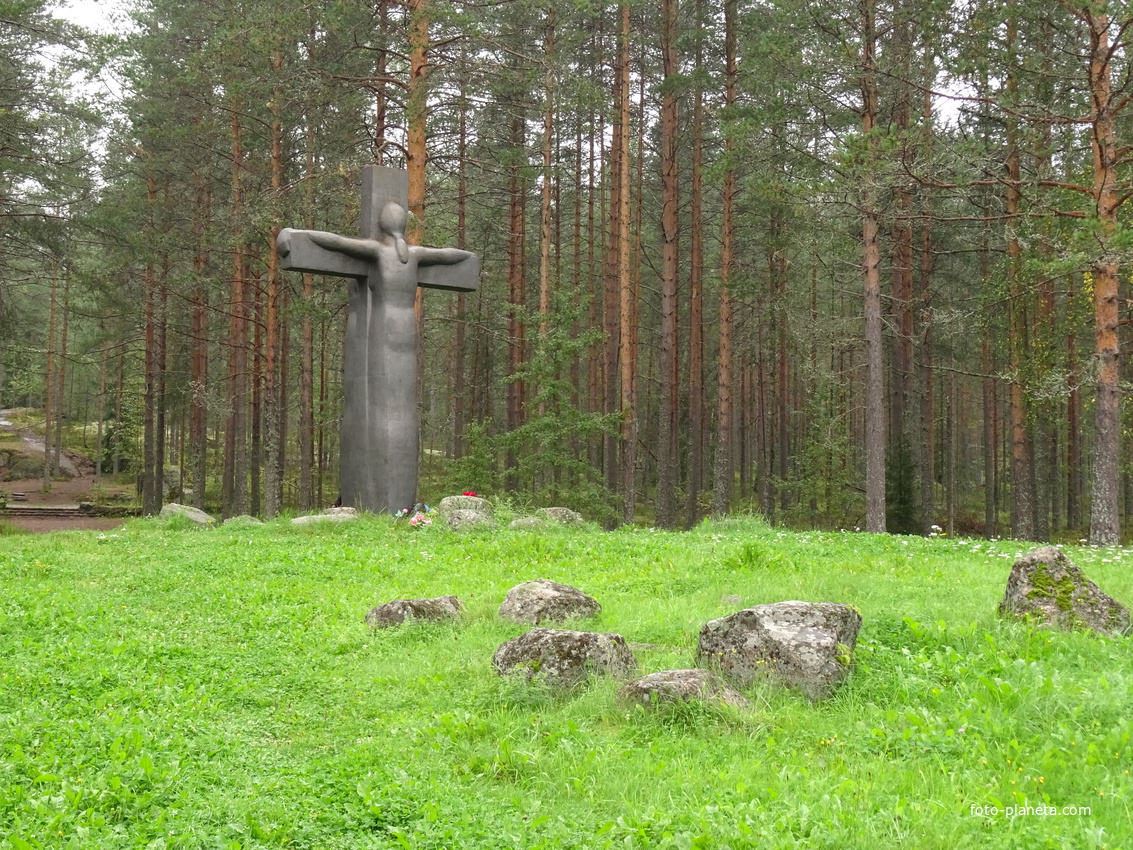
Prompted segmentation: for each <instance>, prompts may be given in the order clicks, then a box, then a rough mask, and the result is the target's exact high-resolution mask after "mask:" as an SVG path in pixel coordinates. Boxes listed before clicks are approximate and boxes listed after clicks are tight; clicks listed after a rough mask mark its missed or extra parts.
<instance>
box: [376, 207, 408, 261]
mask: <svg viewBox="0 0 1133 850" xmlns="http://www.w3.org/2000/svg"><path fill="white" fill-rule="evenodd" d="M408 221H409V213H408V212H406V210H405V207H403V206H402V205H401V204H399V203H397V202H396V201H389V202H388V203H386V205H385V206H383V207H382V211H381V212H380V213H378V227H379V228H381V231H382V233H385V234H387V235H389V236H392V237H393V244H394V247H395V248H396V249H397V258H398V259H399V260H401V262H403V263H408V262H409V246H408V245H407V244H406V243H405V225H406V224H407V223H408Z"/></svg>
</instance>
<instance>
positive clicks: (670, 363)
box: [657, 0, 680, 528]
mask: <svg viewBox="0 0 1133 850" xmlns="http://www.w3.org/2000/svg"><path fill="white" fill-rule="evenodd" d="M661 65H662V73H663V75H664V79H665V83H666V85H665V88H664V90H663V92H662V95H661V154H660V164H661V356H660V364H659V368H660V379H661V395H660V409H659V410H658V423H659V426H658V429H657V525H658V526H659V527H661V528H675V527H676V524H677V467H678V466H679V464H680V456H679V454H678V452H677V448H676V440H677V425H678V419H677V412H678V405H679V402H680V399H679V390H680V387H679V380H678V372H677V369H678V366H679V362H678V358H679V354H678V350H677V333H678V327H677V278H678V274H679V272H680V270H679V268H678V253H677V252H678V240H679V238H680V233H679V230H678V226H677V203H678V174H677V133H678V129H679V128H678V114H677V93H676V91H675V90H674V88H673V86H674V83H675V75H676V74H677V73H678V71H679V57H678V55H677V0H662V3H661Z"/></svg>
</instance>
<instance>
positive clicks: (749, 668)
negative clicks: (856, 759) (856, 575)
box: [696, 602, 862, 700]
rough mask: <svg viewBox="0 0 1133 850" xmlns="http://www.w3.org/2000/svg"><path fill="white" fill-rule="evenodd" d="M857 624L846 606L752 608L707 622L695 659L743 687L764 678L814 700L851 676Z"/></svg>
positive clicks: (806, 604)
mask: <svg viewBox="0 0 1133 850" xmlns="http://www.w3.org/2000/svg"><path fill="white" fill-rule="evenodd" d="M861 626H862V615H861V614H860V613H859V612H858V610H857V609H856V608H854V607H852V606H850V605H839V604H836V603H832V602H819V603H812V602H775V603H772V604H769V605H755V606H753V607H751V608H745V609H744V610H742V611H737V612H736V613H735V614H731V615H729V616H727V617H721V618H720V619H718V620H711V621H709V622H708V623H705V624H704V627H703V628H702V629H701V630H700V642H699V644H698V645H697V649H696V659H697V663H698V664H701V665H703V666H708V667H714V668H716V669H718V670H720V672H722V673H723V674H724V676H725V677H727V678H728V679H730V680H731V681H733V682H735V683H738V684H739V685H740V686H741V687H746V686H748V685H750V684H751V683H752V682H753V681H755V679H756V678H757V677H760V676H764V675H766V676H769V677H771V678H772V679H773V680H774V681H778V682H780V683H782V684H785V685H787V686H789V687H792V688H794V689H796V690H798V691H801V692H802V693H804V694H805V695H806V696H808V697H809V698H810V699H812V700H818V699H822V698H824V697H827V696H830V695H831V694H832V693H833V692H834V690H835V688H837V686H838V685H839V684H840V683H841V682H842V680H843V679H845V678H846V677H847V676H848V675H849V673H850V668H851V667H852V665H853V658H854V647H855V646H856V645H857V640H858V631H859V630H860V629H861Z"/></svg>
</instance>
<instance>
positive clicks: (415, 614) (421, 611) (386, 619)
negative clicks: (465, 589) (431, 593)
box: [366, 595, 464, 629]
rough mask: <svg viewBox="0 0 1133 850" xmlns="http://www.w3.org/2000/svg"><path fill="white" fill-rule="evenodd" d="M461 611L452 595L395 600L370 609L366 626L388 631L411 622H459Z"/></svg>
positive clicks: (460, 603)
mask: <svg viewBox="0 0 1133 850" xmlns="http://www.w3.org/2000/svg"><path fill="white" fill-rule="evenodd" d="M463 610H464V604H463V603H462V602H461V601H460V598H459V597H457V596H452V595H449V596H436V597H433V598H432V599H395V600H393V601H392V602H386V603H385V604H384V605H378V606H377V607H375V608H371V609H370V613H368V614H367V615H366V624H367V625H368V626H371V627H373V628H375V629H388V628H390V627H392V626H400V625H401V624H402V623H405V622H409V621H413V620H421V621H427V622H437V621H442V620H459V619H460V612H461V611H463Z"/></svg>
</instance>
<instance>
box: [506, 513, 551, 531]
mask: <svg viewBox="0 0 1133 850" xmlns="http://www.w3.org/2000/svg"><path fill="white" fill-rule="evenodd" d="M546 527H547V521H546V520H545V519H540V518H539V517H537V516H521V517H519V518H518V519H513V520H512V521H511V522H509V523H508V528H510V529H511V530H512V531H539V530H540V529H543V528H546Z"/></svg>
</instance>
